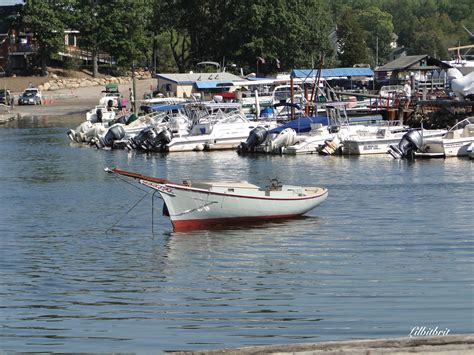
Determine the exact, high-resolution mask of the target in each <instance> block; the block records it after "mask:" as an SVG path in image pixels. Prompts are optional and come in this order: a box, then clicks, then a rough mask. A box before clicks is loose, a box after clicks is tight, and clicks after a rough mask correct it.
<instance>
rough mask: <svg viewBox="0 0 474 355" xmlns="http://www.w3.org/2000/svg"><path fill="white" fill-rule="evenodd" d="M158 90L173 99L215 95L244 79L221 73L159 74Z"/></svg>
mask: <svg viewBox="0 0 474 355" xmlns="http://www.w3.org/2000/svg"><path fill="white" fill-rule="evenodd" d="M156 77H157V79H158V83H157V89H158V91H159V92H160V93H161V94H163V95H165V96H171V97H183V98H187V97H191V95H192V94H195V93H202V94H213V93H220V92H223V91H228V86H227V87H226V84H229V83H232V82H234V81H242V79H241V78H240V77H239V76H237V75H234V74H231V73H226V72H219V73H177V74H157V76H156Z"/></svg>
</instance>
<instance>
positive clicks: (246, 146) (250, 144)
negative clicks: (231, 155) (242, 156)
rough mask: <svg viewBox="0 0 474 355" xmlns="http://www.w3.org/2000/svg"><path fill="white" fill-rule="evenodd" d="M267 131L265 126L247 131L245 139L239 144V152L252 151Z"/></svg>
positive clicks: (260, 142)
mask: <svg viewBox="0 0 474 355" xmlns="http://www.w3.org/2000/svg"><path fill="white" fill-rule="evenodd" d="M267 135H268V131H267V129H266V128H265V127H261V126H258V127H255V128H254V129H252V130H251V131H250V133H249V136H248V137H247V140H246V141H245V142H241V143H240V144H239V148H238V151H239V153H250V152H253V151H254V149H255V147H256V146H258V145H260V144H262V143H263V142H264V141H265V139H266V138H267Z"/></svg>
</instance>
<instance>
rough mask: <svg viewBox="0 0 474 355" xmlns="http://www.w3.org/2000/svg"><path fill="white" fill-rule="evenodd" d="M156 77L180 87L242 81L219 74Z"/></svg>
mask: <svg viewBox="0 0 474 355" xmlns="http://www.w3.org/2000/svg"><path fill="white" fill-rule="evenodd" d="M156 77H157V78H158V80H159V79H163V80H168V81H171V82H174V83H176V84H181V85H185V84H188V85H193V84H194V83H196V82H198V81H203V82H205V81H215V82H222V81H227V82H229V81H237V80H242V79H241V78H240V77H239V76H237V75H234V74H231V73H226V72H220V73H174V74H157V75H156Z"/></svg>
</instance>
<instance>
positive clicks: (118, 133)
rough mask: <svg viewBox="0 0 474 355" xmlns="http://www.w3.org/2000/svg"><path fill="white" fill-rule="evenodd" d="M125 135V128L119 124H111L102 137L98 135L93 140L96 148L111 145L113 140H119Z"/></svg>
mask: <svg viewBox="0 0 474 355" xmlns="http://www.w3.org/2000/svg"><path fill="white" fill-rule="evenodd" d="M123 137H125V129H124V128H123V126H121V125H117V126H112V127H110V128H109V130H108V131H107V133H106V134H105V136H104V137H99V139H96V140H95V145H96V147H97V148H99V149H100V148H104V147H112V145H113V144H114V141H116V140H117V141H118V140H121V139H122V138H123Z"/></svg>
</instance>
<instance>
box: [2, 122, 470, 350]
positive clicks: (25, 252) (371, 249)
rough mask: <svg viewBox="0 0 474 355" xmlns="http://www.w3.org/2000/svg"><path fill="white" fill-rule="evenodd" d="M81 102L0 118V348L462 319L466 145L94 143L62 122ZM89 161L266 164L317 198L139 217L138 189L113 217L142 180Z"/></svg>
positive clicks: (280, 334)
mask: <svg viewBox="0 0 474 355" xmlns="http://www.w3.org/2000/svg"><path fill="white" fill-rule="evenodd" d="M82 117H83V116H82V115H80V116H77V117H59V118H47V119H31V120H24V121H20V122H19V123H14V124H12V125H10V126H9V127H8V128H3V129H0V151H1V152H2V153H1V155H0V181H1V185H0V186H1V187H0V232H1V233H0V270H1V273H0V350H3V351H9V350H15V351H20V352H23V351H25V352H26V351H28V352H29V351H32V352H33V351H35V352H41V351H55V352H64V351H74V352H131V351H133V352H142V353H143V352H152V351H153V352H157V351H164V350H199V349H216V348H223V347H238V346H247V345H258V344H286V343H298V342H318V341H324V340H343V339H344V340H346V339H361V338H379V337H399V336H407V335H408V334H409V333H410V330H411V328H412V327H415V326H426V327H434V326H438V327H439V328H440V329H445V328H449V329H450V334H461V333H468V332H471V333H472V332H473V331H474V321H473V319H474V316H473V300H474V291H473V290H474V289H473V286H472V285H473V274H474V273H473V271H474V268H473V242H472V237H473V230H474V218H473V205H474V197H473V196H474V181H473V180H474V179H473V170H474V169H473V166H474V165H473V162H472V161H469V160H467V159H457V158H454V159H446V160H427V161H416V162H415V163H408V162H406V161H395V160H392V159H391V157H389V156H368V157H320V156H317V155H314V156H298V157H287V156H282V157H280V156H257V157H239V156H238V155H237V154H236V153H235V152H213V153H194V152H192V153H181V154H180V153H178V154H172V155H168V156H160V155H154V156H147V155H143V154H133V153H127V152H125V151H98V150H96V149H92V148H88V147H80V146H76V145H72V144H70V143H69V142H68V140H67V137H66V134H65V131H66V130H67V129H68V128H71V127H74V126H75V125H76V123H78V122H79V120H80V119H82ZM106 166H111V167H114V166H116V167H120V168H123V169H127V170H131V171H136V172H141V173H144V174H148V175H156V176H160V177H165V178H169V179H170V180H177V181H181V180H182V179H185V178H186V179H221V178H226V179H238V180H242V179H246V180H248V181H251V182H253V183H256V184H263V185H264V184H265V183H266V182H267V181H268V178H270V177H275V176H277V177H278V178H280V180H284V181H285V182H288V183H290V184H301V185H314V184H317V185H321V186H324V187H327V188H328V189H329V198H328V199H327V200H326V201H325V203H323V205H321V206H320V207H319V208H317V209H315V210H313V211H312V212H310V213H309V214H308V215H307V216H306V217H305V218H301V219H296V220H290V221H280V222H273V223H268V224H258V225H253V226H245V227H243V226H240V227H239V226H234V227H230V228H228V229H221V230H211V231H196V232H190V233H172V232H171V224H170V223H169V220H167V218H166V217H163V216H161V211H160V210H159V209H160V208H156V210H155V215H154V218H153V221H154V225H153V228H154V235H152V215H151V199H150V197H147V198H145V199H144V200H142V202H141V203H139V204H138V205H137V207H136V208H135V209H134V210H132V212H131V213H129V214H128V215H126V217H125V218H123V219H121V217H122V216H123V215H124V214H125V212H126V211H127V209H128V208H130V207H131V206H133V205H134V204H135V203H136V202H137V201H138V200H139V199H140V198H141V197H142V196H143V195H144V193H143V192H142V191H138V190H136V189H134V188H133V187H131V186H130V185H126V184H123V183H122V182H120V181H118V180H116V179H115V178H113V177H111V176H110V175H108V174H105V173H104V172H103V168H104V167H106ZM155 205H160V206H159V207H161V202H160V201H159V200H157V202H156V204H155ZM117 221H118V223H117V224H116V225H115V227H114V228H112V230H111V231H109V232H107V233H105V231H106V230H107V229H108V228H110V227H111V226H112V225H113V224H114V223H116V222H117Z"/></svg>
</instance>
